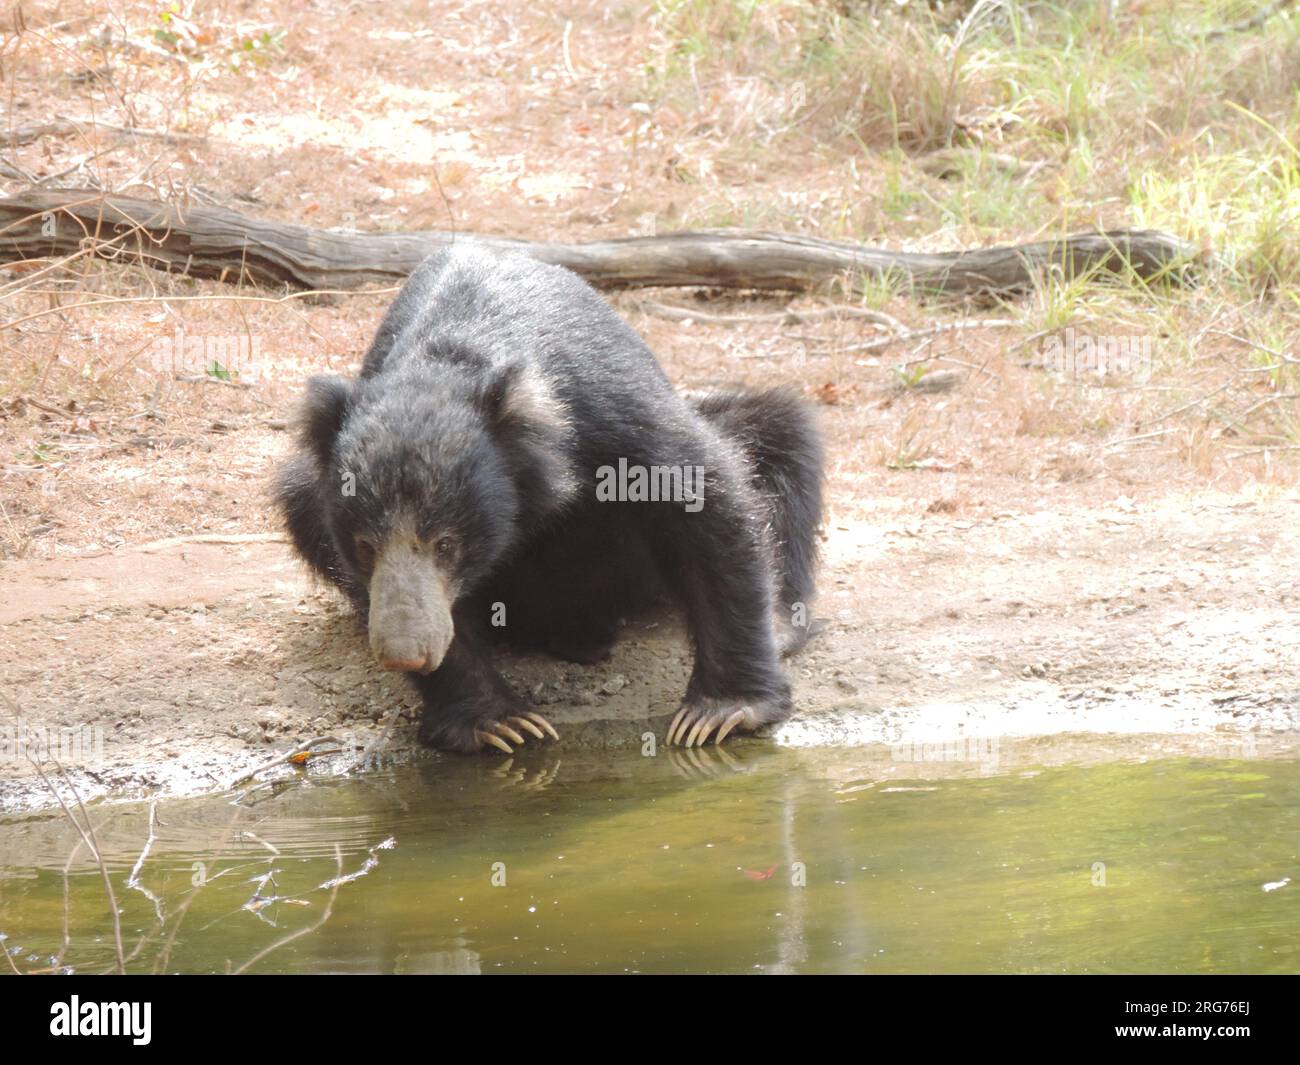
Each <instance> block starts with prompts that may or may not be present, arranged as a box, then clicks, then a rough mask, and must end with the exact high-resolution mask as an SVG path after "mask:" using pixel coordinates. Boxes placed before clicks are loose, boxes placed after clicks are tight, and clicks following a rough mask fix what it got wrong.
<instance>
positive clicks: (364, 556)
mask: <svg viewBox="0 0 1300 1065" xmlns="http://www.w3.org/2000/svg"><path fill="white" fill-rule="evenodd" d="M352 546H353V549H354V550H355V551H356V553H357V561H358V562H359V563H360V564H361V565H362V566H363V567H364V568H366V569H369V568H370V567H371V566H373V565H374V564H375V545H374V544H372V543H371V542H370V541H369V540H367V539H365V538H364V537H361V536H358V537H356V538H355V539H354V540H353V541H352Z"/></svg>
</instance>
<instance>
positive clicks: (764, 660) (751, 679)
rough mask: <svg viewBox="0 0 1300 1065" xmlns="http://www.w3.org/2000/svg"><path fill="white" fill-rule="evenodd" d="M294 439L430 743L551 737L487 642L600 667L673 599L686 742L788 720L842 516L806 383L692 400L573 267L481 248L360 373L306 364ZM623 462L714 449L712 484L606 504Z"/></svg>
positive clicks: (697, 461)
mask: <svg viewBox="0 0 1300 1065" xmlns="http://www.w3.org/2000/svg"><path fill="white" fill-rule="evenodd" d="M299 439H300V444H301V448H300V451H299V453H298V454H297V455H296V456H295V457H294V458H292V459H291V460H290V461H289V462H288V463H287V464H286V466H285V467H284V468H283V469H282V470H281V471H280V474H279V477H278V480H277V485H276V496H277V501H278V503H279V506H280V508H281V510H282V512H283V514H284V518H285V522H286V525H287V527H288V529H289V532H290V534H291V536H292V539H293V542H294V545H295V546H296V548H297V550H298V552H299V553H300V554H301V555H302V557H303V558H304V559H305V560H306V561H307V562H308V563H309V564H310V565H311V566H312V567H313V568H314V569H315V570H316V571H317V572H318V573H320V574H322V575H324V576H325V577H327V578H328V579H330V580H331V581H333V582H334V583H336V584H337V585H338V586H339V587H340V588H341V589H342V590H343V591H344V592H345V593H347V595H348V596H349V597H350V598H351V600H352V602H353V603H354V604H355V606H356V609H357V611H358V612H359V613H360V614H361V615H362V616H363V617H366V618H368V629H369V633H370V642H371V646H372V649H373V650H374V652H375V654H376V656H377V657H378V658H379V660H380V662H381V663H382V664H383V665H384V666H385V667H387V668H391V669H401V670H404V671H407V672H408V673H409V674H410V676H411V678H412V680H413V681H414V683H415V685H416V687H417V688H418V689H419V691H420V694H421V696H422V699H423V703H424V713H423V718H422V720H421V725H420V737H421V739H422V740H423V741H425V742H426V743H429V744H432V745H434V746H438V747H443V748H447V749H453V750H478V749H480V748H482V747H484V746H485V745H493V746H496V747H500V748H503V749H510V747H511V746H512V745H514V744H518V743H522V742H523V740H524V736H523V733H524V732H527V733H528V734H530V735H533V736H535V737H538V738H540V737H541V735H542V733H541V731H540V730H539V728H538V727H537V726H539V725H540V726H542V727H543V728H545V729H546V730H547V731H548V732H551V733H552V734H553V730H552V729H551V728H550V726H549V724H548V723H546V722H545V721H544V720H543V719H541V718H540V717H539V716H538V715H536V714H534V713H532V712H531V711H530V710H529V707H528V705H527V704H526V703H525V702H524V700H523V699H521V698H520V697H519V696H518V695H517V694H516V693H515V692H513V691H512V690H511V689H510V687H509V686H508V685H507V684H506V683H505V681H504V680H503V679H502V678H501V676H500V675H499V674H498V673H497V671H496V669H495V668H494V667H493V665H492V662H491V657H490V645H491V642H492V637H493V636H494V635H496V636H502V637H504V638H505V639H507V640H509V641H511V642H514V643H516V644H520V645H525V646H541V647H545V648H546V649H548V650H550V651H551V652H553V653H556V654H559V655H561V656H563V657H565V658H569V659H572V660H575V661H582V662H591V661H596V660H599V659H600V658H602V657H603V656H604V655H605V654H606V653H607V651H608V648H609V645H610V644H611V643H612V642H613V639H614V636H615V631H616V628H617V626H618V623H619V620H620V618H622V617H625V616H627V615H629V614H630V613H632V612H634V611H636V610H637V609H639V608H642V607H644V606H646V605H648V604H649V603H650V602H651V601H652V600H653V599H654V598H655V597H657V596H664V595H666V596H668V597H669V598H671V599H672V600H675V601H676V602H677V603H678V604H679V605H680V606H681V607H683V608H684V610H685V613H686V618H687V622H688V625H689V629H690V633H691V638H692V641H693V644H694V648H695V665H694V670H693V672H692V675H691V679H690V683H689V685H688V687H687V690H686V695H685V700H684V703H683V705H682V709H681V711H680V712H679V713H678V715H677V717H676V718H674V721H673V724H672V725H671V726H670V728H669V734H668V737H667V738H668V741H669V742H679V743H687V744H694V743H703V742H704V741H705V740H707V739H708V738H709V737H710V736H711V735H712V736H713V737H714V738H715V742H719V741H720V740H721V739H722V738H723V737H724V736H725V735H726V734H727V733H729V732H730V731H731V730H732V729H733V728H738V729H741V730H744V731H751V730H753V729H755V728H758V727H759V726H762V725H765V724H769V723H771V722H775V721H780V720H782V719H784V718H785V717H787V716H788V715H789V713H790V710H791V703H790V687H789V683H788V682H787V680H786V678H785V676H784V674H783V672H782V669H781V666H780V663H779V654H780V653H782V652H785V651H789V650H792V649H794V648H795V647H797V646H798V645H799V644H800V643H801V642H802V639H803V638H804V637H805V636H806V633H807V631H808V630H807V627H806V626H807V617H808V615H807V604H808V602H809V600H810V598H811V596H812V592H813V573H814V568H815V564H816V540H815V536H816V531H817V528H818V525H819V523H820V521H821V509H822V502H821V484H822V449H821V443H820V439H819V436H818V433H817V431H816V428H815V426H814V424H813V421H812V418H811V415H810V413H809V411H808V410H807V408H806V407H805V406H804V405H803V403H802V402H800V401H799V400H797V399H796V398H794V397H792V396H790V395H788V394H785V393H783V392H779V391H763V392H759V391H752V392H747V391H728V392H723V393H718V394H714V395H710V396H707V397H705V398H704V399H702V400H700V401H699V402H698V403H697V404H694V405H692V404H690V403H688V402H687V401H686V400H685V399H684V398H682V397H681V396H680V395H679V394H678V393H677V392H676V390H675V389H674V388H673V386H672V385H671V383H670V382H669V381H668V379H667V377H666V376H665V375H664V373H663V371H662V370H661V369H660V367H659V364H658V362H657V361H656V360H655V358H654V356H653V355H652V354H651V352H650V351H649V349H648V348H647V347H646V346H645V344H644V342H643V341H642V340H641V338H640V337H638V336H637V335H636V333H634V332H633V331H632V330H631V329H630V328H629V327H628V326H627V325H626V324H625V323H624V322H623V321H622V319H620V318H619V317H618V315H616V314H615V313H614V312H613V311H612V310H611V309H610V307H609V306H608V305H607V304H606V303H605V301H604V300H603V299H602V298H601V297H600V296H599V295H598V294H597V293H596V292H595V291H594V290H593V289H592V288H591V287H590V286H589V285H587V284H586V283H585V282H584V281H582V280H581V279H580V278H579V277H577V275H575V274H573V273H570V272H569V271H567V270H564V269H561V268H559V267H555V266H547V265H544V264H541V263H538V262H535V261H533V260H531V259H528V258H526V257H524V256H522V255H502V254H498V253H495V252H490V251H487V250H483V249H477V248H474V247H472V246H464V245H462V246H456V247H452V248H449V249H447V250H445V251H441V252H438V253H436V254H434V255H432V256H430V257H429V258H428V259H426V260H425V261H424V262H423V263H422V264H421V265H420V267H419V268H418V269H417V270H416V271H415V273H413V274H412V275H411V277H410V279H409V280H408V281H407V283H406V285H405V287H403V289H402V291H401V292H400V293H399V295H398V297H397V299H396V300H395V301H394V302H393V304H392V306H391V307H390V308H389V310H388V312H387V314H386V315H385V316H384V319H383V321H382V323H381V324H380V326H379V330H378V333H377V335H376V336H375V339H374V341H373V343H372V344H371V346H370V349H369V351H367V353H366V356H365V359H364V361H363V364H362V368H361V373H360V375H359V377H358V378H357V379H356V380H355V381H345V380H342V379H340V378H336V377H317V378H313V379H312V380H311V381H310V382H309V384H308V390H307V396H306V399H305V401H304V403H303V406H302V411H301V415H300V429H299ZM620 460H623V462H624V463H625V464H626V468H627V469H628V470H636V469H641V470H650V469H653V468H668V469H670V470H682V469H686V470H694V469H696V468H702V472H703V476H702V480H701V481H700V482H699V485H700V488H701V489H702V490H701V491H698V492H697V494H696V495H694V496H692V495H691V494H690V493H689V492H686V493H678V496H677V498H671V499H667V500H663V499H661V500H659V501H653V502H652V501H632V500H631V499H625V500H618V501H609V500H608V499H607V498H601V497H598V492H597V485H598V483H602V482H603V483H604V484H605V485H606V486H607V487H608V486H609V484H610V483H611V477H612V475H613V473H614V471H617V470H618V469H619V463H620ZM628 483H630V482H628ZM665 483H666V482H665ZM624 487H626V485H624ZM624 494H625V495H626V494H627V493H624ZM633 494H634V493H633ZM605 496H606V497H607V496H608V492H606V493H605ZM502 623H504V624H502Z"/></svg>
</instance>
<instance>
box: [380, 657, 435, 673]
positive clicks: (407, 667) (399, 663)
mask: <svg viewBox="0 0 1300 1065" xmlns="http://www.w3.org/2000/svg"><path fill="white" fill-rule="evenodd" d="M428 662H429V660H428V659H427V658H381V659H380V660H379V664H380V665H381V666H383V667H384V668H385V669H392V670H396V671H399V672H402V673H424V672H426V667H427V665H428Z"/></svg>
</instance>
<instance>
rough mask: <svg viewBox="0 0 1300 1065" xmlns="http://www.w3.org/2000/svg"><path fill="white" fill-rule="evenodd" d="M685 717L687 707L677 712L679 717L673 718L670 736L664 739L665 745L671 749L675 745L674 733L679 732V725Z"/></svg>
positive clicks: (669, 727) (669, 728) (669, 729)
mask: <svg viewBox="0 0 1300 1065" xmlns="http://www.w3.org/2000/svg"><path fill="white" fill-rule="evenodd" d="M685 715H686V707H684V706H683V707H682V708H681V709H680V710H678V711H677V715H676V716H675V717H674V718H673V720H672V722H671V723H670V724H669V726H668V735H667V736H665V737H664V743H665V744H667V745H668V746H669V747H671V746H672V745H673V733H675V732H676V731H677V725H678V723H679V722H680V721H681V719H682V718H683V717H684V716H685Z"/></svg>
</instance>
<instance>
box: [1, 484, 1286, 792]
mask: <svg viewBox="0 0 1300 1065" xmlns="http://www.w3.org/2000/svg"><path fill="white" fill-rule="evenodd" d="M1298 508H1300V499H1298V498H1297V497H1296V496H1295V495H1294V494H1289V495H1288V494H1277V493H1272V494H1268V495H1260V494H1258V493H1256V494H1254V495H1252V496H1251V497H1245V496H1236V497H1233V496H1220V495H1210V494H1208V493H1202V494H1198V495H1191V496H1184V497H1180V498H1177V499H1172V498H1171V499H1165V500H1163V501H1160V502H1157V503H1152V504H1147V505H1138V504H1136V503H1134V502H1133V501H1131V500H1128V499H1121V500H1120V501H1119V502H1118V503H1116V504H1112V505H1109V506H1104V507H1097V508H1079V507H1069V508H1064V509H1058V510H1051V511H1048V510H1038V511H1027V512H1021V513H1005V514H998V515H993V516H990V517H988V518H984V519H977V520H966V519H955V518H952V517H950V516H947V515H926V516H923V517H921V518H919V519H917V520H915V521H911V522H906V523H899V522H898V521H897V520H890V519H888V518H883V519H882V520H881V521H880V522H879V523H871V522H854V523H851V524H845V523H839V524H834V525H832V527H831V529H830V531H829V535H828V538H827V542H826V545H825V549H824V550H825V557H826V565H825V572H824V577H823V588H824V591H823V595H822V598H821V600H820V602H819V609H818V611H817V612H818V613H819V614H820V615H821V616H823V617H825V618H827V619H828V621H829V623H830V624H829V626H828V628H827V630H826V631H825V632H824V633H823V634H822V635H821V637H820V638H819V639H818V640H817V641H816V642H814V643H813V644H812V645H811V646H810V647H809V648H808V649H807V650H806V651H805V652H804V653H803V654H802V655H801V656H800V657H799V658H798V659H796V660H795V661H794V662H793V663H792V671H793V674H794V676H795V679H796V698H797V702H798V707H799V710H798V713H797V715H796V716H795V717H794V718H793V719H792V720H791V721H789V722H787V723H786V724H785V725H784V726H783V727H782V728H780V729H779V730H778V731H777V732H776V734H775V742H777V743H784V744H792V745H800V746H819V745H830V746H861V747H862V748H863V760H864V764H865V763H870V762H877V761H880V760H881V758H882V755H881V754H880V751H881V749H882V745H883V747H887V748H888V749H889V750H890V751H891V752H892V758H893V760H894V761H895V762H897V761H899V760H900V752H902V754H901V760H903V761H918V762H919V761H926V760H938V761H943V760H944V759H945V758H949V759H951V758H957V759H959V760H963V761H964V760H972V761H980V760H981V759H985V760H988V759H989V758H990V757H993V758H996V752H997V751H998V749H999V747H1000V745H1002V744H1005V743H1007V742H1016V741H1020V740H1024V739H1026V738H1031V737H1057V739H1056V740H1055V741H1053V742H1045V743H1043V744H1040V745H1039V746H1038V748H1037V751H1038V755H1037V757H1038V759H1039V760H1042V761H1049V762H1050V761H1057V760H1063V759H1071V760H1074V759H1092V758H1097V757H1120V758H1127V757H1143V756H1158V755H1161V754H1169V753H1199V754H1209V755H1217V756H1226V757H1242V756H1256V755H1270V754H1279V753H1280V754H1287V753H1294V752H1295V750H1296V749H1297V743H1296V741H1297V739H1300V669H1298V668H1297V665H1296V659H1295V648H1296V647H1297V645H1300V621H1298V620H1297V618H1298V614H1297V602H1298V600H1300V577H1297V574H1300V534H1298V533H1297V529H1300V523H1298V522H1297V517H1298V516H1300V511H1298ZM0 627H2V628H3V632H4V643H3V647H4V650H3V656H2V657H0V669H2V670H3V675H4V679H5V682H6V690H7V691H8V692H11V693H14V694H15V695H16V697H17V700H18V702H19V704H20V705H21V709H22V713H23V717H24V720H25V722H26V723H27V725H28V726H29V727H30V728H34V729H36V730H38V735H41V736H44V737H48V738H52V739H53V740H54V742H58V737H59V736H60V735H62V736H64V737H65V741H64V742H65V748H66V749H68V750H69V753H70V755H71V758H70V761H69V763H68V764H67V765H66V766H65V769H66V770H67V772H68V773H69V774H70V776H71V778H72V779H73V780H74V781H75V782H76V783H77V785H78V788H79V790H80V791H81V793H82V794H83V796H102V795H107V796H113V797H121V798H126V797H138V796H145V795H154V794H187V793H196V792H202V791H211V790H218V789H221V788H224V787H227V786H229V784H230V783H231V782H232V781H234V780H235V779H236V778H237V777H238V776H239V775H240V774H242V773H244V772H246V771H247V770H249V769H251V768H254V767H256V766H257V765H259V764H261V763H264V762H266V761H268V760H270V759H272V758H273V757H275V755H276V754H278V753H283V752H285V751H287V750H289V749H291V748H292V747H294V746H295V745H296V744H298V743H300V742H302V741H304V740H307V739H309V738H312V737H315V736H319V735H327V734H332V735H336V736H339V737H341V738H343V739H344V740H346V741H352V742H357V743H361V744H365V743H368V742H369V741H370V740H371V739H373V738H374V737H375V735H376V734H377V732H378V723H379V721H380V720H381V719H382V718H383V716H384V714H385V713H386V712H387V711H388V710H389V708H391V707H392V706H394V705H395V704H397V705H401V706H403V707H405V710H404V712H403V713H402V716H401V717H400V719H399V724H398V725H397V727H396V728H395V730H394V732H393V734H392V736H391V738H390V741H389V744H388V746H387V748H386V750H387V754H389V755H396V756H399V757H400V756H404V755H407V754H409V753H411V752H412V750H413V744H414V721H415V714H416V709H417V707H416V704H415V702H414V700H413V699H412V697H411V696H410V695H409V694H408V693H407V692H406V690H405V688H404V682H403V681H402V680H401V678H395V677H391V676H387V675H384V674H382V673H381V672H379V671H378V670H376V669H375V668H373V667H372V665H371V663H370V661H369V657H368V652H367V649H366V647H365V644H364V642H363V640H362V639H361V637H360V635H359V633H358V630H357V627H356V624H355V622H354V620H353V619H352V618H351V617H350V616H349V615H348V613H347V611H346V609H345V608H344V606H343V604H342V603H341V602H340V601H339V599H338V598H337V596H336V595H335V594H334V593H332V592H330V591H328V590H326V589H323V588H319V587H315V586H314V585H313V584H312V582H311V581H310V580H309V579H308V578H307V577H306V576H305V574H304V572H303V570H302V568H301V566H300V565H299V564H298V563H297V562H296V561H295V560H294V559H292V557H291V556H290V555H289V552H288V550H287V548H286V546H285V545H284V543H283V542H282V541H281V540H280V539H279V537H278V536H277V535H276V534H273V533H269V534H249V535H243V536H239V535H236V536H220V535H208V536H201V537H199V538H197V539H193V538H180V539H171V540H162V541H158V542H155V543H152V544H147V545H144V546H139V547H132V548H128V549H123V550H118V551H113V552H106V553H103V554H98V555H91V556H88V557H83V558H79V559H76V560H73V561H64V560H50V561H42V560H29V561H22V562H17V563H10V564H8V565H7V566H6V567H5V568H4V571H3V573H2V574H0ZM688 665H689V661H688V655H687V649H686V645H685V639H684V636H683V633H682V631H681V628H680V626H679V625H678V624H677V623H675V621H674V620H673V619H672V618H662V619H657V620H650V621H645V622H638V623H634V624H632V625H631V626H629V629H628V631H627V633H626V635H625V637H624V639H623V640H622V642H621V643H620V645H619V648H618V650H617V652H616V654H615V656H614V658H613V659H612V660H611V661H610V662H609V663H607V664H605V665H602V666H599V667H579V666H573V665H570V664H566V663H561V662H557V661H552V660H549V659H545V658H540V657H538V658H532V657H527V658H517V659H510V660H509V661H508V662H507V663H506V675H507V676H508V677H509V679H510V680H511V681H512V682H513V683H514V684H515V685H516V686H517V687H518V688H519V689H520V690H526V691H528V692H529V693H530V695H531V698H532V700H533V702H534V703H535V704H536V705H537V706H538V708H539V709H542V710H543V712H544V713H545V714H546V715H547V716H548V717H549V718H550V720H552V721H553V722H554V723H555V725H556V726H557V727H558V728H559V730H560V732H561V736H562V742H561V745H560V748H559V753H562V752H563V751H564V750H565V749H577V748H611V749H618V748H623V749H625V750H624V751H623V755H624V756H631V755H632V753H633V752H632V750H631V749H632V748H639V747H640V746H641V744H642V743H643V735H644V734H645V733H646V732H647V731H650V732H653V733H655V734H657V735H658V736H660V737H662V735H663V731H664V725H665V723H666V721H667V719H668V718H669V716H670V715H671V714H672V713H673V712H674V710H675V709H676V701H677V698H678V696H679V694H680V692H681V691H682V688H683V685H684V683H685V680H686V675H687V672H688ZM96 730H102V747H96V741H97V737H98V733H97V731H96ZM1089 735H1090V736H1092V737H1093V738H1092V739H1089V738H1088V736H1089ZM73 736H80V737H82V742H83V749H82V750H81V751H80V752H78V751H77V750H75V749H71V748H67V743H68V741H67V739H66V737H73ZM12 738H13V737H12V736H11V737H10V739H11V740H12ZM744 742H760V743H761V742H768V741H764V740H755V741H742V743H744ZM11 748H12V744H11ZM963 751H965V752H966V753H962V752H963ZM990 751H991V752H993V754H992V755H991V756H990V754H989V752H990ZM926 752H929V753H928V755H927V753H926ZM944 752H947V753H946V754H945V753H944ZM11 753H15V752H13V751H12V749H11ZM552 753H554V752H552ZM78 755H84V756H86V757H84V758H81V757H78ZM529 756H530V755H524V757H529ZM485 757H501V756H498V755H495V754H492V755H488V756H485ZM886 760H888V759H886ZM344 762H345V758H344V757H343V756H336V757H333V758H325V759H322V760H321V761H320V762H318V763H313V768H312V771H321V772H337V771H340V770H341V769H343V768H344ZM8 769H9V775H8V777H7V779H6V780H5V781H4V782H3V784H0V803H3V805H4V808H5V809H7V810H15V809H21V808H31V807H36V806H42V805H48V802H49V800H48V796H47V795H46V794H45V789H44V787H43V785H42V784H41V783H40V781H39V780H38V779H37V778H36V777H35V776H34V772H33V770H32V769H31V767H30V765H29V764H25V763H24V762H23V761H20V760H19V759H17V758H10V759H9V760H8ZM895 771H897V767H895ZM280 772H282V773H285V772H292V771H290V770H281V771H280Z"/></svg>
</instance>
